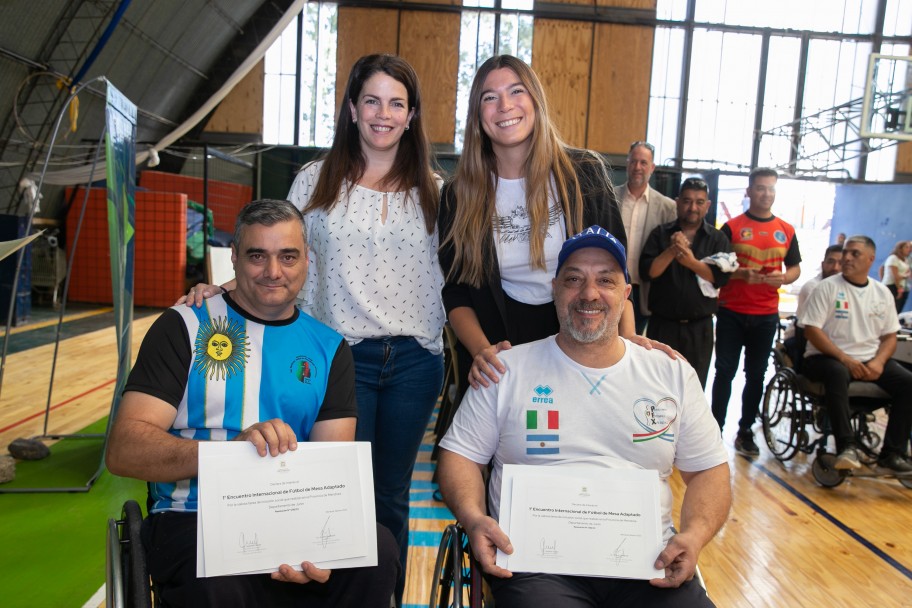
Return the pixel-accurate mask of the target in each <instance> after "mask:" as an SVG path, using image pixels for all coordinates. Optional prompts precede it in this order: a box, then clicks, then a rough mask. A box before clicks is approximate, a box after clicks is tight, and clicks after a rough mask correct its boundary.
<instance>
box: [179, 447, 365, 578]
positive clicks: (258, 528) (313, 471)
mask: <svg viewBox="0 0 912 608" xmlns="http://www.w3.org/2000/svg"><path fill="white" fill-rule="evenodd" d="M376 538H377V534H376V519H375V513H374V483H373V475H372V469H371V455H370V444H369V443H366V442H357V443H355V442H349V443H334V442H325V443H324V442H315V443H305V442H300V443H298V448H297V450H294V451H289V452H285V453H284V454H280V455H278V456H275V457H273V456H269V455H267V456H265V457H262V456H260V455H258V454H257V452H256V447H254V445H253V444H252V443H250V442H247V441H211V442H208V441H206V442H202V443H200V446H199V502H198V511H197V540H198V543H197V566H196V567H197V576H204V577H205V576H223V575H229V574H253V573H265V572H276V571H278V568H279V566H280V565H281V564H289V565H290V566H292V567H294V568H295V569H297V570H300V569H301V566H300V564H301V562H302V561H305V560H306V561H310V562H312V563H313V564H314V565H316V566H317V567H319V568H333V569H335V568H354V567H360V566H376V565H377V540H376Z"/></svg>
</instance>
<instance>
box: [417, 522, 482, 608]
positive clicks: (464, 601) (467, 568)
mask: <svg viewBox="0 0 912 608" xmlns="http://www.w3.org/2000/svg"><path fill="white" fill-rule="evenodd" d="M431 585H432V589H431V598H430V601H429V602H428V608H483V606H485V605H487V606H490V605H491V603H490V601H486V600H485V597H484V581H483V579H482V576H481V566H479V565H478V562H477V561H476V560H475V555H474V554H473V553H472V548H471V547H470V546H469V535H468V534H466V531H465V530H464V529H463V527H462V526H461V525H459V524H458V523H455V524H450V525H448V526H447V527H446V529H445V530H444V531H443V538H441V539H440V547H439V549H438V550H437V560H436V562H435V564H434V578H433V580H432V583H431Z"/></svg>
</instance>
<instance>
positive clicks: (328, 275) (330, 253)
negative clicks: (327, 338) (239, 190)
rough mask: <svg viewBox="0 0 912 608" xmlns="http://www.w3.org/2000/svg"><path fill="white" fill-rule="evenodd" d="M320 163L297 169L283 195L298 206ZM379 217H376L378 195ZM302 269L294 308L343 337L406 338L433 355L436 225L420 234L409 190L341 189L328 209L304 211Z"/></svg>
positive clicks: (441, 318)
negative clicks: (304, 273) (307, 262)
mask: <svg viewBox="0 0 912 608" xmlns="http://www.w3.org/2000/svg"><path fill="white" fill-rule="evenodd" d="M322 164H323V161H318V162H315V163H311V164H309V165H307V166H305V167H304V169H302V170H301V172H300V173H298V175H297V177H295V180H294V183H293V184H292V186H291V191H290V192H289V193H288V200H290V201H291V202H292V203H293V204H294V205H295V207H297V208H298V209H301V210H303V209H304V207H305V206H306V205H307V203H308V201H309V200H310V196H311V193H312V192H313V190H314V188H315V186H316V183H317V178H318V177H319V175H320V167H321V166H322ZM384 197H385V198H386V201H387V217H386V221H385V222H384V221H381V213H382V210H383V199H384ZM304 224H305V226H306V227H307V242H308V244H309V245H310V254H309V260H310V268H309V269H308V271H307V281H306V283H305V284H304V288H303V289H302V290H301V293H300V295H299V296H298V301H299V305H300V306H301V308H302V310H304V311H305V312H307V313H308V314H310V315H311V316H313V317H314V318H316V319H317V320H318V321H322V322H323V323H325V324H326V325H329V326H330V327H332V328H333V329H335V330H336V331H337V332H339V333H340V334H342V335H343V336H345V339H346V340H347V341H348V342H349V344H357V343H358V342H360V341H361V340H363V339H365V338H383V337H387V336H411V337H414V338H415V339H416V340H417V341H418V343H419V344H421V346H422V347H424V348H426V349H427V350H429V351H431V352H432V353H434V354H440V353H442V352H443V338H442V336H443V324H444V322H445V321H446V314H445V312H444V309H443V299H442V296H441V290H442V289H443V273H442V271H441V270H440V263H439V261H438V260H437V246H438V238H437V230H436V227H435V229H434V231H433V232H432V233H430V234H428V232H427V230H426V228H425V226H426V225H425V223H424V215H423V214H422V213H421V210H420V209H419V207H418V200H417V193H416V192H415V191H414V190H413V191H410V192H377V191H375V190H370V189H368V188H364V187H362V186H358V185H355V186H354V187H349V186H347V185H345V184H343V186H342V192H341V194H340V200H339V202H338V203H337V204H336V205H335V206H334V207H333V209H332V210H331V211H329V212H327V211H325V210H319V211H311V212H308V213H306V214H305V215H304Z"/></svg>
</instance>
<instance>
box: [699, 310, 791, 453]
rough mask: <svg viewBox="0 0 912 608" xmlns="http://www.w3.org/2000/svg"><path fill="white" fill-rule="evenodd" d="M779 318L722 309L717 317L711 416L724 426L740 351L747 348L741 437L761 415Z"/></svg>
mask: <svg viewBox="0 0 912 608" xmlns="http://www.w3.org/2000/svg"><path fill="white" fill-rule="evenodd" d="M778 325H779V315H778V314H776V313H774V314H770V315H746V314H741V313H737V312H733V311H731V310H728V309H727V308H719V312H718V313H716V377H715V380H713V387H712V412H713V416H714V417H715V419H716V422H718V423H719V429H722V427H723V426H724V425H725V415H726V413H727V412H728V400H729V398H730V397H731V384H732V380H733V379H734V378H735V374H736V373H737V372H738V360H739V359H740V358H741V348H742V347H743V348H744V391H743V392H742V393H741V420H740V421H739V422H738V434H739V435H749V434H750V433H751V425H753V424H754V421H755V420H756V419H757V413H758V412H759V411H760V399H761V397H762V396H763V376H764V375H765V374H766V368H767V367H768V366H769V357H770V350H771V349H772V347H773V338H775V337H776V328H777V326H778Z"/></svg>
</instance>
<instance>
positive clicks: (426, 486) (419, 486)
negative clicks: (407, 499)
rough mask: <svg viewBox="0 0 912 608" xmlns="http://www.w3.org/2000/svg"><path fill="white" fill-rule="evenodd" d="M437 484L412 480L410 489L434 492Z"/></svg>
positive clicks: (423, 480) (422, 480)
mask: <svg viewBox="0 0 912 608" xmlns="http://www.w3.org/2000/svg"><path fill="white" fill-rule="evenodd" d="M437 487H438V486H437V484H436V483H434V482H432V481H427V480H425V479H413V480H412V489H413V490H436V489H437Z"/></svg>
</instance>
